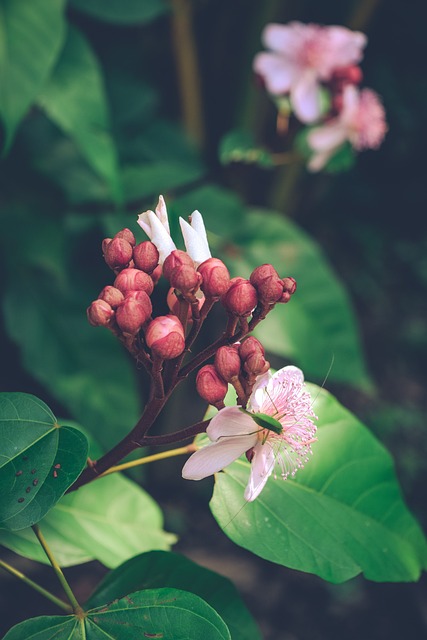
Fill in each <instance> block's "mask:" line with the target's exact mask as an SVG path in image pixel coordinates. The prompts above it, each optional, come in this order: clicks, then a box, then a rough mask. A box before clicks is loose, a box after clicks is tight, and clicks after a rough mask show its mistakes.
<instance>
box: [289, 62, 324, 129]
mask: <svg viewBox="0 0 427 640" xmlns="http://www.w3.org/2000/svg"><path fill="white" fill-rule="evenodd" d="M291 103H292V106H293V109H294V111H295V114H296V115H297V116H298V118H299V119H300V120H301V122H307V123H308V122H314V121H315V120H317V119H318V118H319V117H320V115H321V102H320V87H319V84H318V81H317V73H316V71H313V70H311V69H308V70H307V71H305V72H304V73H303V74H301V76H300V77H299V78H298V80H297V82H296V83H295V84H294V85H293V87H292V89H291Z"/></svg>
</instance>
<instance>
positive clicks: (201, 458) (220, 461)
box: [182, 436, 253, 480]
mask: <svg viewBox="0 0 427 640" xmlns="http://www.w3.org/2000/svg"><path fill="white" fill-rule="evenodd" d="M252 446H253V439H252V437H251V436H247V437H244V436H242V437H239V436H235V437H234V438H233V437H231V438H224V439H223V440H219V441H218V442H213V443H211V444H208V445H207V446H206V447H203V448H202V449H199V450H198V451H196V452H195V453H193V455H192V456H190V457H189V458H188V460H187V462H186V463H185V465H184V467H183V469H182V477H183V478H185V479H186V480H201V479H202V478H207V477H208V476H211V475H213V474H214V473H217V472H218V471H221V469H224V468H225V467H227V466H228V465H229V464H231V463H232V462H234V460H237V458H240V456H241V455H242V454H243V453H245V451H247V450H248V449H250V448H251V447H252Z"/></svg>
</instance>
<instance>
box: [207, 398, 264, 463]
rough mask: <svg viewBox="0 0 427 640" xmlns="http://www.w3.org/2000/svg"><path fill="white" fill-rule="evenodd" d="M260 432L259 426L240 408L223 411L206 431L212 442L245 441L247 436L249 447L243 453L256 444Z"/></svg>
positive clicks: (226, 408)
mask: <svg viewBox="0 0 427 640" xmlns="http://www.w3.org/2000/svg"><path fill="white" fill-rule="evenodd" d="M258 431H259V427H258V425H257V424H256V423H255V422H254V421H253V420H252V418H251V417H250V416H248V415H247V414H246V413H243V411H240V408H239V407H225V408H224V409H221V411H218V413H217V414H216V415H215V416H214V417H213V418H212V420H211V421H210V423H209V426H208V428H207V429H206V433H207V434H208V436H209V439H210V440H212V442H221V441H222V440H229V439H230V438H234V437H237V438H240V439H242V440H243V439H245V436H247V437H248V442H249V446H248V447H246V449H242V453H243V451H247V450H248V449H250V448H251V447H253V446H254V445H255V444H256V441H257V433H258Z"/></svg>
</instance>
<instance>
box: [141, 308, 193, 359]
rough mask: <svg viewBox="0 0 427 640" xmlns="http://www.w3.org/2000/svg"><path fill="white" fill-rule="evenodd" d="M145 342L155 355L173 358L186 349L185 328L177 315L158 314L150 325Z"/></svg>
mask: <svg viewBox="0 0 427 640" xmlns="http://www.w3.org/2000/svg"><path fill="white" fill-rule="evenodd" d="M145 342H146V343H147V346H148V347H149V348H150V349H151V351H152V353H153V354H154V355H156V356H158V357H160V358H162V359H164V360H172V359H173V358H176V357H177V356H179V355H181V353H182V352H183V351H184V348H185V337H184V328H183V326H182V324H181V323H180V321H179V320H178V318H177V317H176V316H172V315H170V316H158V317H157V318H154V320H152V321H151V322H150V324H149V325H148V327H147V330H146V332H145Z"/></svg>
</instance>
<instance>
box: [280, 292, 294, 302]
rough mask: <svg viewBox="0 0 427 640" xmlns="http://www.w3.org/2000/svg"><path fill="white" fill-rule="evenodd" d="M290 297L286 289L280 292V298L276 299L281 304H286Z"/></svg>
mask: <svg viewBox="0 0 427 640" xmlns="http://www.w3.org/2000/svg"><path fill="white" fill-rule="evenodd" d="M290 299H291V294H290V293H289V292H288V291H284V292H283V293H282V297H281V298H280V300H278V302H280V303H281V304H286V303H287V302H289V300H290Z"/></svg>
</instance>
